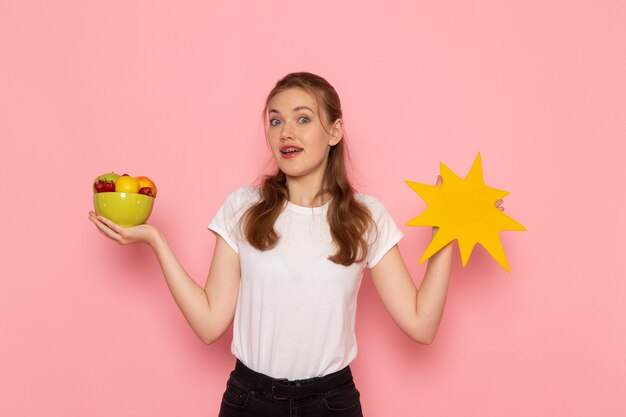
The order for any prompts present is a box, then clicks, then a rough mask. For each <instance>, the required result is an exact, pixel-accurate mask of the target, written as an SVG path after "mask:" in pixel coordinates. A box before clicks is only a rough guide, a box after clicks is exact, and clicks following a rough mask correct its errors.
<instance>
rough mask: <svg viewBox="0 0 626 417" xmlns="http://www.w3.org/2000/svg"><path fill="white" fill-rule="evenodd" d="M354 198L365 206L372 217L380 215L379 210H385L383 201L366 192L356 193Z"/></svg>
mask: <svg viewBox="0 0 626 417" xmlns="http://www.w3.org/2000/svg"><path fill="white" fill-rule="evenodd" d="M354 199H355V200H356V201H358V202H359V203H361V204H363V205H364V206H365V207H367V209H368V210H369V211H370V213H371V214H372V216H373V217H374V218H376V217H377V216H378V215H380V213H381V212H386V211H387V210H386V209H385V205H384V204H383V202H382V201H380V200H379V199H378V198H376V197H374V196H371V195H368V194H356V195H355V196H354Z"/></svg>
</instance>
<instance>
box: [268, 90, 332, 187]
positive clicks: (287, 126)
mask: <svg viewBox="0 0 626 417" xmlns="http://www.w3.org/2000/svg"><path fill="white" fill-rule="evenodd" d="M267 110H268V121H269V124H268V128H267V141H268V145H269V147H270V149H271V151H272V154H273V156H274V159H275V160H276V163H277V164H278V168H279V169H280V170H281V171H283V172H284V173H285V175H287V177H292V178H293V177H308V176H310V177H311V178H313V179H317V178H319V180H320V181H321V179H322V178H323V177H324V171H325V169H326V163H327V159H328V152H329V150H330V147H331V146H334V145H336V144H337V143H339V141H340V140H341V138H342V136H343V130H342V124H341V119H338V120H336V121H333V122H330V121H328V120H327V119H328V117H327V116H326V114H325V112H323V110H321V108H320V107H319V106H318V104H317V100H316V98H315V96H313V95H312V94H310V93H308V92H307V91H305V90H303V89H301V88H290V89H288V90H285V91H282V92H280V93H278V94H276V95H275V96H274V97H273V98H272V99H271V100H270V102H269V103H268V106H267Z"/></svg>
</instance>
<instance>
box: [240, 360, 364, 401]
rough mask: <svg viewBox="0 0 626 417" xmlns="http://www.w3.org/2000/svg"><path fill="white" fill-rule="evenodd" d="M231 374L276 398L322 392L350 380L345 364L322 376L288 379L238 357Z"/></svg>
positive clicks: (305, 396) (348, 369) (298, 396)
mask: <svg viewBox="0 0 626 417" xmlns="http://www.w3.org/2000/svg"><path fill="white" fill-rule="evenodd" d="M233 375H234V376H235V377H236V378H237V379H239V380H240V381H241V382H243V383H245V384H246V385H248V386H250V387H252V388H253V389H256V390H257V391H258V392H261V393H264V394H269V395H271V396H273V397H274V399H277V400H289V399H292V400H297V399H302V398H307V397H313V396H316V395H320V394H324V393H326V392H328V391H330V390H332V389H334V388H336V387H338V386H340V385H342V384H345V383H347V382H349V381H351V380H352V371H351V370H350V367H349V366H346V367H345V368H343V369H342V370H340V371H337V372H334V373H332V374H328V375H325V376H322V377H317V378H309V379H299V380H293V381H292V380H288V379H280V378H272V377H270V376H267V375H264V374H261V373H259V372H256V371H254V370H252V369H250V368H248V367H247V366H245V365H244V364H243V363H242V362H241V361H240V360H239V359H237V363H236V364H235V370H234V371H233Z"/></svg>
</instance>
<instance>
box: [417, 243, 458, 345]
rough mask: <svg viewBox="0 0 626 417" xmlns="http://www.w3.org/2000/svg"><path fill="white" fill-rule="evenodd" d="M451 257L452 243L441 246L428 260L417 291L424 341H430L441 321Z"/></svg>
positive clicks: (418, 312) (418, 315)
mask: <svg viewBox="0 0 626 417" xmlns="http://www.w3.org/2000/svg"><path fill="white" fill-rule="evenodd" d="M451 259H452V245H448V246H446V247H444V248H442V249H441V250H440V251H439V252H437V253H436V254H435V255H433V256H432V257H431V258H430V259H429V261H428V266H427V268H426V273H425V276H424V280H423V281H422V284H421V285H420V287H419V289H418V291H417V296H416V315H417V320H418V322H419V323H420V328H421V330H420V333H421V334H423V337H424V339H425V340H424V341H425V342H426V343H430V342H432V340H433V339H434V338H435V335H436V334H437V330H438V329H439V324H440V323H441V317H442V316H443V310H444V306H445V304H446V297H447V294H448V283H449V279H450V263H451Z"/></svg>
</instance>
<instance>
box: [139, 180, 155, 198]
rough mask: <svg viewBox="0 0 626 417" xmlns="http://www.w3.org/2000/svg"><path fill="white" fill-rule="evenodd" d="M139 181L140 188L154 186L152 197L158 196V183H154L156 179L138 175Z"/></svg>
mask: <svg viewBox="0 0 626 417" xmlns="http://www.w3.org/2000/svg"><path fill="white" fill-rule="evenodd" d="M137 181H139V189H142V188H144V187H150V188H152V197H156V195H157V187H156V184H155V183H154V181H152V180H151V179H150V178H148V177H144V176H139V177H137Z"/></svg>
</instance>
